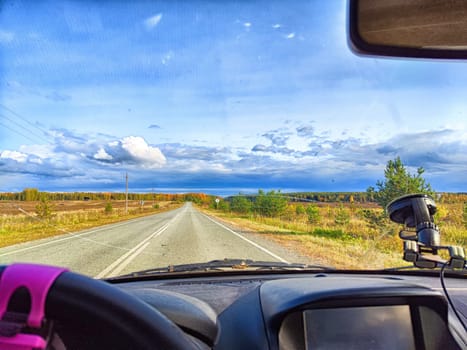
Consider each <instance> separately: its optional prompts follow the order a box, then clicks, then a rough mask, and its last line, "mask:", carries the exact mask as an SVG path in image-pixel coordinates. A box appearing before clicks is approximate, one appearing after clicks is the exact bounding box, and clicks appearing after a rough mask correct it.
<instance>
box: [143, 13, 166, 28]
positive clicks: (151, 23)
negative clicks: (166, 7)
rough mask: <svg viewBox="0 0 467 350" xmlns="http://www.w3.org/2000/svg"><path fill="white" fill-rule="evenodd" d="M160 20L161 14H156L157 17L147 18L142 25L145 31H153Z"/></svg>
mask: <svg viewBox="0 0 467 350" xmlns="http://www.w3.org/2000/svg"><path fill="white" fill-rule="evenodd" d="M161 19H162V13H158V14H157V15H154V16H151V17H149V18H147V19H146V20H145V21H144V25H145V26H146V28H147V29H153V28H155V27H156V26H157V25H158V24H159V22H160V21H161Z"/></svg>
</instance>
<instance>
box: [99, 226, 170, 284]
mask: <svg viewBox="0 0 467 350" xmlns="http://www.w3.org/2000/svg"><path fill="white" fill-rule="evenodd" d="M167 227H169V223H166V224H165V225H164V226H162V227H161V228H160V229H158V230H157V231H155V232H153V233H151V234H150V235H149V237H146V238H145V239H144V240H142V241H141V242H140V243H139V244H138V245H136V246H134V247H133V248H132V249H131V250H129V251H127V252H126V253H125V254H123V255H122V256H121V257H119V258H118V259H117V260H115V261H114V262H113V263H112V264H110V265H109V266H107V267H106V268H105V269H104V270H102V271H101V272H100V273H98V274H97V275H96V277H94V278H103V277H105V276H107V275H108V274H109V273H110V272H111V271H112V270H114V269H118V267H119V265H120V264H125V260H126V259H128V258H129V257H131V255H132V254H133V253H134V252H135V251H137V250H138V249H139V248H140V247H141V246H143V245H144V244H145V243H146V242H148V241H149V240H151V239H153V238H154V237H157V236H159V235H160V234H161V233H162V232H164V231H165V230H166V229H167ZM141 252H142V250H141V251H140V253H141ZM133 259H134V258H133ZM125 266H126V265H125Z"/></svg>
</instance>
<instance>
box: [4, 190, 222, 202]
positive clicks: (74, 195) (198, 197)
mask: <svg viewBox="0 0 467 350" xmlns="http://www.w3.org/2000/svg"><path fill="white" fill-rule="evenodd" d="M125 197H126V194H125V192H44V191H39V190H38V189H37V188H25V189H24V190H23V191H21V192H3V193H0V200H10V201H40V200H42V199H46V200H49V201H86V200H105V201H112V200H125ZM213 198H214V196H212V195H208V194H204V193H183V194H176V193H175V194H171V193H128V199H129V200H145V201H157V202H162V201H173V202H177V201H181V202H194V203H197V204H208V203H210V202H211V201H212V199H213Z"/></svg>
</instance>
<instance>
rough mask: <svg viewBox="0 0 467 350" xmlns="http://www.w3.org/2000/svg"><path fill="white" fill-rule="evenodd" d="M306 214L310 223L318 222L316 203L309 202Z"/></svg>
mask: <svg viewBox="0 0 467 350" xmlns="http://www.w3.org/2000/svg"><path fill="white" fill-rule="evenodd" d="M305 210H306V215H307V217H308V222H309V223H310V224H316V223H318V222H319V219H320V216H319V209H318V207H317V206H316V205H314V204H310V205H308V206H307V207H306V209H305Z"/></svg>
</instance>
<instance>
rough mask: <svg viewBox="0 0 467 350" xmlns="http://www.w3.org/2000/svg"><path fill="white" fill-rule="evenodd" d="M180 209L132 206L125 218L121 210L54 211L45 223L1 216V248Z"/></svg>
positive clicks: (171, 204)
mask: <svg viewBox="0 0 467 350" xmlns="http://www.w3.org/2000/svg"><path fill="white" fill-rule="evenodd" d="M181 205H182V204H181V203H175V202H159V208H157V209H154V208H152V207H151V206H146V207H144V208H140V207H135V206H133V207H130V208H129V212H128V214H125V211H124V209H122V208H118V209H113V210H112V212H110V213H105V211H104V207H103V206H102V208H100V209H95V208H93V206H89V207H88V208H93V209H79V210H64V211H56V212H54V214H53V216H52V217H51V218H50V219H48V220H39V219H38V218H37V217H35V215H34V214H31V213H29V215H26V214H21V215H16V214H15V215H11V214H2V215H1V216H0V247H5V246H9V245H12V244H17V243H22V242H27V241H32V240H36V239H40V238H46V237H51V236H56V235H60V234H63V233H69V232H76V231H80V230H84V229H88V228H92V227H96V226H101V225H106V224H111V223H115V222H119V221H124V220H129V219H133V218H137V217H142V216H147V215H152V214H156V213H160V212H163V211H167V210H172V209H175V208H177V207H179V206H181Z"/></svg>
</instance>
